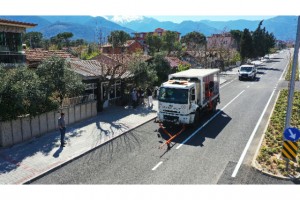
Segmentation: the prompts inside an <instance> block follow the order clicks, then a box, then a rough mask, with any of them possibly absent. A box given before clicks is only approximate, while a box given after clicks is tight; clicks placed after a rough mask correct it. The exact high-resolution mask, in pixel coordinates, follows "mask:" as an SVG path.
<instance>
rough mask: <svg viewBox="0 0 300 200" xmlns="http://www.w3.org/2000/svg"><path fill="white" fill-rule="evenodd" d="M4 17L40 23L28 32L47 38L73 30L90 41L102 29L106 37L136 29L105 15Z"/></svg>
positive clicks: (95, 37) (76, 34)
mask: <svg viewBox="0 0 300 200" xmlns="http://www.w3.org/2000/svg"><path fill="white" fill-rule="evenodd" d="M0 18H3V19H9V20H14V21H21V22H29V23H35V24H38V25H37V26H36V27H35V28H30V29H27V32H32V31H39V32H41V33H43V36H44V37H45V38H50V37H53V36H55V35H57V34H58V33H62V32H72V33H73V34H74V36H73V38H72V39H84V40H86V41H89V42H97V40H98V39H97V33H99V30H100V29H101V32H102V34H103V37H104V38H107V36H108V35H109V34H110V32H111V31H114V30H123V31H125V32H127V33H129V34H132V33H133V32H134V31H133V30H131V29H129V28H126V27H122V26H120V25H119V24H116V23H114V22H111V21H109V20H106V19H105V18H103V17H91V16H0Z"/></svg>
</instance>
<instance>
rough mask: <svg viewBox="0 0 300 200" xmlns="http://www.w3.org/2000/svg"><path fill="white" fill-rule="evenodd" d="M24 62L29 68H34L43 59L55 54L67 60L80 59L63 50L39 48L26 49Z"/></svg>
mask: <svg viewBox="0 0 300 200" xmlns="http://www.w3.org/2000/svg"><path fill="white" fill-rule="evenodd" d="M25 54H26V64H27V66H28V67H30V68H36V67H37V66H38V65H39V64H40V63H41V62H43V60H45V59H47V58H50V57H51V56H57V57H61V58H64V59H69V60H80V59H79V58H77V57H75V56H73V55H72V54H70V53H68V52H66V51H63V50H45V49H41V48H36V49H26V51H25Z"/></svg>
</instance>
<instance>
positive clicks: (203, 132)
mask: <svg viewBox="0 0 300 200" xmlns="http://www.w3.org/2000/svg"><path fill="white" fill-rule="evenodd" d="M217 112H219V111H218V110H217V111H216V112H215V113H214V114H216V113H217ZM214 114H210V115H206V116H204V117H203V118H202V119H201V122H200V124H199V126H197V127H196V128H192V127H186V130H185V131H183V132H182V133H181V134H180V135H178V136H177V137H176V138H175V139H174V140H172V142H171V145H170V146H171V147H172V146H173V143H177V144H182V143H184V145H192V146H204V142H205V138H211V139H215V138H216V137H217V136H218V135H219V134H220V133H221V132H222V130H223V129H224V128H225V127H226V126H227V124H228V123H229V122H230V121H231V117H230V116H228V115H227V114H226V113H224V112H223V111H221V112H220V113H219V114H218V115H217V116H216V117H215V118H214V119H213V121H215V122H217V123H218V126H214V125H213V121H212V122H210V123H208V124H207V125H206V126H204V127H203V128H202V129H200V127H201V126H202V125H203V124H204V123H206V122H207V121H208V120H209V119H210V118H211V117H213V115H214ZM212 126H213V128H212ZM166 128H167V130H168V132H169V133H171V134H173V135H174V134H176V133H177V132H179V131H180V130H181V128H182V126H178V125H177V126H176V125H174V126H169V127H166ZM199 129H200V130H199ZM158 131H159V134H160V135H161V137H162V139H163V140H164V142H165V141H166V140H168V139H169V138H170V137H169V136H168V135H167V134H166V133H165V132H164V131H163V130H162V129H161V128H160V129H159V130H158ZM195 132H196V133H195ZM194 133H195V134H194ZM192 135H193V139H189V140H187V138H189V137H190V136H192ZM186 140H187V141H186Z"/></svg>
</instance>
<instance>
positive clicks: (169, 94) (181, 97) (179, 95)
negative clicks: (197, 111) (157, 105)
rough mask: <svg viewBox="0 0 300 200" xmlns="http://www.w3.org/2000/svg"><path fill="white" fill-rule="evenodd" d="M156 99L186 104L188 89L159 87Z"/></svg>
mask: <svg viewBox="0 0 300 200" xmlns="http://www.w3.org/2000/svg"><path fill="white" fill-rule="evenodd" d="M158 100H159V101H162V102H168V103H178V104H187V103H188V90H187V89H178V88H165V87H161V88H160V89H159V95H158Z"/></svg>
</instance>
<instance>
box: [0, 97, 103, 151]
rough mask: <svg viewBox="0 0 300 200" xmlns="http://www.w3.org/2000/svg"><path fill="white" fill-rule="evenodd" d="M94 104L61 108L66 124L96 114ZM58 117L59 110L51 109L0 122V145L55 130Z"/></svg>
mask: <svg viewBox="0 0 300 200" xmlns="http://www.w3.org/2000/svg"><path fill="white" fill-rule="evenodd" d="M96 105H97V102H96V101H93V102H88V103H84V104H79V105H75V106H71V107H69V108H65V109H63V112H64V113H65V121H66V124H67V125H70V124H73V123H76V122H80V121H82V120H86V119H88V118H91V117H94V116H96V115H97V107H96ZM59 117H60V112H59V111H52V112H48V113H44V114H41V115H39V116H36V117H34V118H31V119H30V118H29V117H22V118H18V119H16V120H13V121H5V122H0V147H8V146H12V145H14V144H18V143H21V142H25V141H27V140H30V139H31V138H34V137H39V136H42V135H44V134H47V133H49V132H51V131H55V130H57V127H58V118H59Z"/></svg>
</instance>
